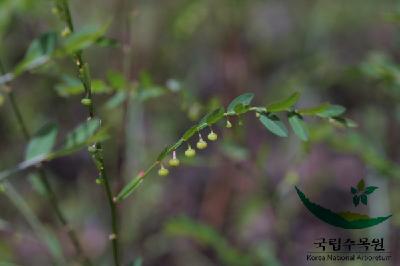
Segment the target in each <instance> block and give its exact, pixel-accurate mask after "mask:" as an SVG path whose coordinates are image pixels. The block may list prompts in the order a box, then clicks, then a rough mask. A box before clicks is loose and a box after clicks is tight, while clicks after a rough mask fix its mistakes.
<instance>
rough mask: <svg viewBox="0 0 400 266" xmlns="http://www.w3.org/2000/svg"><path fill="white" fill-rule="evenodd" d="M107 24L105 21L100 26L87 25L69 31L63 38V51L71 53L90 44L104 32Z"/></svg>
mask: <svg viewBox="0 0 400 266" xmlns="http://www.w3.org/2000/svg"><path fill="white" fill-rule="evenodd" d="M109 24H110V23H105V24H104V25H102V26H98V25H95V26H88V27H85V28H83V29H81V30H79V31H75V32H73V33H71V34H70V35H68V36H67V37H66V38H65V40H64V43H63V49H64V51H65V52H66V53H69V54H71V53H75V52H78V51H80V50H83V49H85V48H87V47H89V46H91V45H92V44H93V43H96V41H97V40H98V39H99V38H100V37H102V36H103V35H104V34H105V32H106V31H107V29H108V26H109Z"/></svg>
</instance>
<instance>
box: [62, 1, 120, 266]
mask: <svg viewBox="0 0 400 266" xmlns="http://www.w3.org/2000/svg"><path fill="white" fill-rule="evenodd" d="M57 3H58V4H61V5H58V7H59V8H61V9H62V10H61V11H62V12H63V14H62V19H63V20H64V22H65V24H66V27H67V28H68V30H69V32H73V31H74V25H73V22H72V16H71V12H70V9H69V5H68V0H58V2H57ZM82 54H83V53H82V51H79V52H77V53H75V60H76V62H75V63H76V65H77V67H78V76H79V78H80V81H81V83H82V85H83V87H84V89H85V97H86V98H87V99H89V100H90V104H88V105H86V107H87V109H88V119H92V118H93V117H94V116H95V108H94V105H93V97H92V89H91V85H90V84H91V82H90V75H89V67H88V64H87V63H86V62H85V61H84V59H83V55H82ZM82 73H85V75H82ZM90 148H91V147H89V151H90ZM90 153H91V155H92V157H93V159H94V160H95V162H96V163H95V165H96V167H97V169H98V171H99V174H100V178H101V180H102V181H103V184H104V186H103V187H104V190H105V193H106V196H107V201H108V205H109V208H110V216H111V230H112V233H111V234H110V235H109V239H110V240H111V243H112V250H113V258H114V265H115V266H120V265H121V264H120V259H119V245H118V237H119V236H118V220H117V210H116V205H115V204H116V203H115V202H114V197H113V194H112V191H111V186H110V182H109V179H108V176H107V173H106V168H105V164H104V160H103V147H102V144H101V143H100V142H98V143H95V144H94V151H92V152H90Z"/></svg>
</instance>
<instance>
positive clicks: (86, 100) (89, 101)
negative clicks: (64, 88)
mask: <svg viewBox="0 0 400 266" xmlns="http://www.w3.org/2000/svg"><path fill="white" fill-rule="evenodd" d="M81 103H82V104H83V105H85V106H89V105H91V104H92V100H91V99H89V98H83V99H82V100H81Z"/></svg>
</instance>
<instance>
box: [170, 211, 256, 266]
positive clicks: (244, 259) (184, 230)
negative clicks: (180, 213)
mask: <svg viewBox="0 0 400 266" xmlns="http://www.w3.org/2000/svg"><path fill="white" fill-rule="evenodd" d="M165 231H166V233H167V234H169V235H171V236H181V237H189V238H192V239H194V240H196V241H198V242H200V243H201V244H203V245H206V246H208V247H210V248H212V249H214V250H215V252H216V254H217V256H218V258H219V260H220V261H221V264H222V265H232V266H247V265H257V263H256V262H255V261H254V260H255V259H254V258H252V257H251V256H248V255H246V254H244V253H242V252H241V251H239V250H236V249H235V248H233V247H231V246H230V245H229V243H228V242H227V241H226V240H225V239H224V238H223V237H222V236H221V235H220V234H219V233H218V232H217V231H216V230H214V229H213V228H211V227H209V226H207V225H205V224H201V223H199V222H196V221H194V220H192V219H189V218H187V217H177V218H174V219H171V220H170V221H169V222H168V223H167V225H166V227H165Z"/></svg>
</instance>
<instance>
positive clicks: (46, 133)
mask: <svg viewBox="0 0 400 266" xmlns="http://www.w3.org/2000/svg"><path fill="white" fill-rule="evenodd" d="M57 133H58V128H57V125H56V124H54V123H50V124H46V125H45V126H43V127H42V128H41V129H40V130H39V131H38V132H37V133H36V134H35V135H34V136H33V137H32V139H31V140H30V141H29V143H28V146H27V149H26V152H25V160H30V159H32V158H34V157H36V156H39V155H47V154H49V153H50V152H51V150H52V149H53V147H54V143H55V141H56V138H57Z"/></svg>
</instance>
